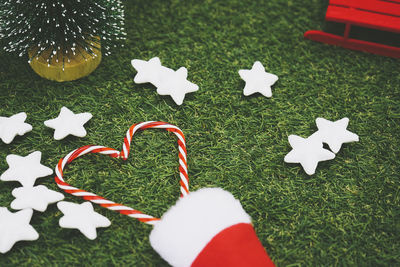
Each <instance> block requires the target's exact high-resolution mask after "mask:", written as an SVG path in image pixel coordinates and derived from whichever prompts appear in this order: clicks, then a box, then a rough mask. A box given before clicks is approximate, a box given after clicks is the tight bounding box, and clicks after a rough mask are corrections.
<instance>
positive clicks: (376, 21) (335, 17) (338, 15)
mask: <svg viewBox="0 0 400 267" xmlns="http://www.w3.org/2000/svg"><path fill="white" fill-rule="evenodd" d="M326 20H329V21H334V22H340V23H351V24H353V25H357V26H362V27H366V28H372V29H378V30H383V31H391V32H396V33H400V17H394V16H387V15H382V14H379V13H372V12H367V11H362V10H358V9H350V8H346V7H340V6H333V5H330V6H328V10H327V11H326Z"/></svg>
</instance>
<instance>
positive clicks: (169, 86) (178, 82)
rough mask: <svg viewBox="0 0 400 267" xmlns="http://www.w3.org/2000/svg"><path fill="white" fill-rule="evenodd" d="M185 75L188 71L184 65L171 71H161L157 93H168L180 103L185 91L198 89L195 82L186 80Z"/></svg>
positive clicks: (189, 91) (190, 91)
mask: <svg viewBox="0 0 400 267" xmlns="http://www.w3.org/2000/svg"><path fill="white" fill-rule="evenodd" d="M187 75H188V72H187V69H186V68H185V67H181V68H179V69H178V70H177V71H173V72H162V73H161V82H160V85H159V86H157V93H158V94H159V95H170V96H171V97H172V99H173V100H174V101H175V103H176V104H177V105H182V103H183V100H184V99H185V95H186V94H187V93H192V92H196V91H197V90H199V87H198V86H197V84H194V83H192V82H189V81H188V80H187Z"/></svg>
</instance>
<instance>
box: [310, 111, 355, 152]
mask: <svg viewBox="0 0 400 267" xmlns="http://www.w3.org/2000/svg"><path fill="white" fill-rule="evenodd" d="M315 122H316V124H317V127H318V132H317V133H318V134H319V137H320V138H321V140H322V142H324V143H327V144H328V145H329V148H330V149H331V150H332V151H333V152H334V153H338V152H339V150H340V148H341V147H342V144H343V143H350V142H358V140H359V138H358V135H356V134H355V133H352V132H350V131H348V130H347V129H346V128H347V125H348V124H349V119H348V118H343V119H341V120H337V121H335V122H332V121H329V120H326V119H324V118H317V119H316V120H315Z"/></svg>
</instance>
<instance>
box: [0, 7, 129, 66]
mask: <svg viewBox="0 0 400 267" xmlns="http://www.w3.org/2000/svg"><path fill="white" fill-rule="evenodd" d="M0 39H1V41H2V45H3V46H4V49H5V50H6V51H8V52H14V53H17V54H19V56H21V57H22V56H25V55H26V54H28V55H29V63H31V62H32V61H33V60H35V59H36V60H39V58H41V60H42V61H44V62H45V63H47V66H48V67H50V66H58V67H59V68H62V70H63V71H64V70H65V68H66V66H67V65H68V63H70V62H71V61H73V60H75V61H76V56H77V55H78V56H80V58H81V59H83V60H84V61H88V60H91V59H94V58H96V57H98V55H99V50H100V41H101V50H102V51H103V54H104V55H109V54H110V50H111V48H113V47H115V46H116V45H117V42H118V41H119V40H121V39H125V32H124V11H123V5H122V3H121V1H120V0H35V1H32V0H2V1H1V3H0ZM100 55H101V54H100ZM99 62H100V61H99ZM32 67H33V66H32Z"/></svg>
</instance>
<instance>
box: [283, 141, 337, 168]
mask: <svg viewBox="0 0 400 267" xmlns="http://www.w3.org/2000/svg"><path fill="white" fill-rule="evenodd" d="M288 139H289V143H290V146H291V147H292V150H291V151H290V152H289V153H288V154H287V155H286V156H285V159H284V160H285V162H287V163H300V164H301V166H302V167H303V169H304V171H305V172H306V173H307V174H308V175H312V174H314V173H315V170H316V168H317V165H318V162H320V161H325V160H331V159H334V158H335V154H334V153H332V152H331V151H329V150H327V149H324V148H323V144H322V142H321V141H320V140H319V138H318V136H316V135H315V134H313V135H311V136H309V137H308V138H302V137H300V136H297V135H290V136H289V138H288Z"/></svg>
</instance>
